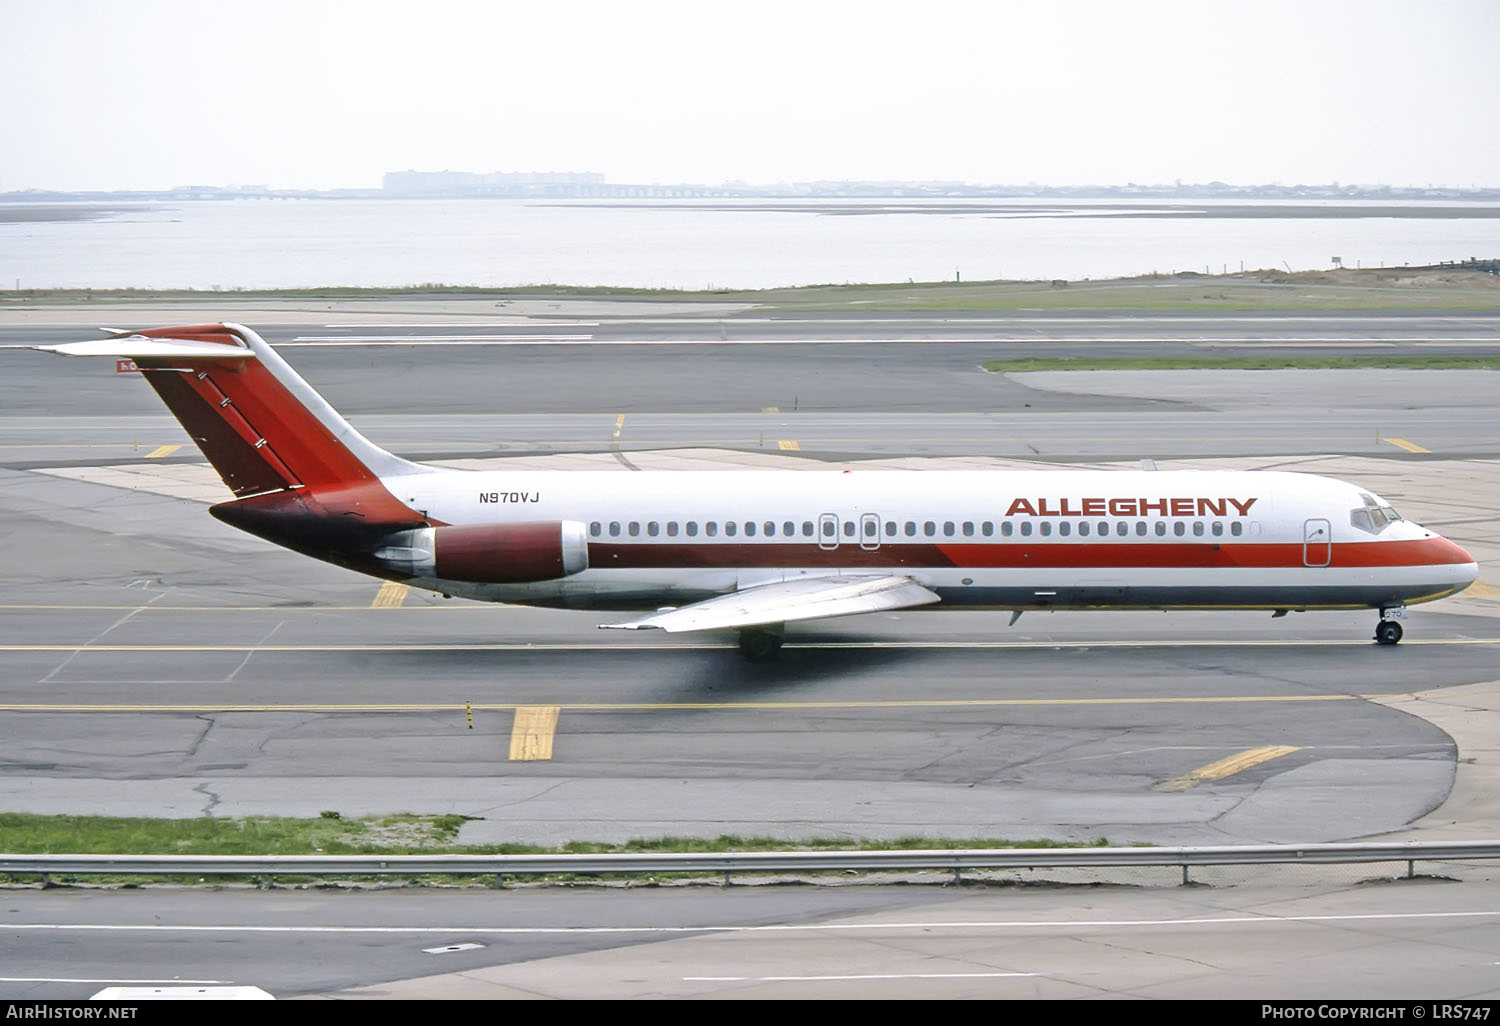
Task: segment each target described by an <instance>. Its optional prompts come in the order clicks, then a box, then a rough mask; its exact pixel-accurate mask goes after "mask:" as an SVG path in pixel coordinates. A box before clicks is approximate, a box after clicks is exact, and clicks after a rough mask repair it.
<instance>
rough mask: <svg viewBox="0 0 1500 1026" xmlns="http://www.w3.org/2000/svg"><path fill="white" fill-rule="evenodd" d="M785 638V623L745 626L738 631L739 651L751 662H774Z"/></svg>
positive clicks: (779, 653)
mask: <svg viewBox="0 0 1500 1026" xmlns="http://www.w3.org/2000/svg"><path fill="white" fill-rule="evenodd" d="M785 640H786V624H784V623H778V624H768V625H766V626H763V627H746V628H745V629H744V630H742V631H740V652H741V653H742V654H743V655H744V657H745V658H746V659H748V660H750V661H751V662H752V663H770V662H775V661H776V657H777V656H779V655H781V643H782V642H783V641H785Z"/></svg>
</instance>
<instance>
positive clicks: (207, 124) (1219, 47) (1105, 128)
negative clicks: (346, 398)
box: [0, 0, 1500, 192]
mask: <svg viewBox="0 0 1500 1026" xmlns="http://www.w3.org/2000/svg"><path fill="white" fill-rule="evenodd" d="M1496 54H1500V0H1411V2H1408V0H1358V2H1346V0H1296V2H1285V0H1236V2H1234V3H1220V2H1216V0H1191V2H1178V0H1160V2H1152V0H1133V2H1132V0H1115V2H1099V0H1070V2H1068V3H1057V4H1050V3H1039V2H1035V0H1032V2H1026V3H1012V2H1008V0H991V2H968V0H954V2H942V0H932V2H929V3H915V2H912V0H906V2H901V3H890V2H885V0H860V2H848V3H846V2H819V0H800V2H795V3H793V2H784V0H757V2H754V3H733V4H730V3H722V2H721V3H714V2H711V0H709V2H704V0H698V2H688V3H678V2H656V0H638V2H625V0H616V2H612V3H597V2H594V0H571V2H566V3H524V4H523V3H507V2H503V0H491V2H468V0H406V2H387V0H359V2H351V3H336V2H327V0H292V2H282V0H253V2H242V0H214V2H211V3H205V2H203V0H185V2H178V0H130V2H128V3H122V2H120V0H108V2H100V0H39V2H33V0H0V192H5V191H11V190H19V189H63V190H91V189H161V188H170V187H172V186H175V185H186V184H194V185H218V186H229V185H269V186H273V187H282V188H308V189H316V188H338V187H376V186H379V184H380V181H381V176H382V174H383V173H384V172H386V171H398V170H408V169H414V170H423V171H440V170H456V171H478V172H490V171H593V172H599V173H602V174H604V175H605V176H606V178H607V179H608V180H609V181H611V182H692V183H701V184H718V183H721V182H726V181H735V180H739V181H745V182H749V183H754V184H772V183H780V182H805V181H818V180H842V179H849V180H940V181H959V182H968V183H975V184H1026V183H1039V184H1049V185H1089V184H1102V185H1111V184H1124V183H1126V182H1136V183H1140V184H1170V183H1171V182H1174V181H1182V182H1185V183H1200V182H1210V181H1223V182H1229V183H1231V184H1237V185H1253V184H1267V183H1280V184H1283V185H1292V184H1323V183H1328V182H1334V181H1337V182H1340V183H1344V184H1367V185H1368V184H1389V185H1417V186H1425V185H1441V186H1459V187H1470V186H1487V187H1494V186H1500V114H1497V113H1496V110H1495V103H1496V99H1497V97H1500V59H1497V58H1496Z"/></svg>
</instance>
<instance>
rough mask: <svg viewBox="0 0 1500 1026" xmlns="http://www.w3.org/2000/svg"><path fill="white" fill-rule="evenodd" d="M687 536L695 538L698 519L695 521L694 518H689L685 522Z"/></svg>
mask: <svg viewBox="0 0 1500 1026" xmlns="http://www.w3.org/2000/svg"><path fill="white" fill-rule="evenodd" d="M687 536H688V537H689V538H696V537H698V521H696V520H689V521H688V522H687Z"/></svg>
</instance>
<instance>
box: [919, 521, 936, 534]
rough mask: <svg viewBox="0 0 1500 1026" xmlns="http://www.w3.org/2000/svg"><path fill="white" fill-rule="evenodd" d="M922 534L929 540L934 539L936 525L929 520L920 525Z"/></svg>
mask: <svg viewBox="0 0 1500 1026" xmlns="http://www.w3.org/2000/svg"><path fill="white" fill-rule="evenodd" d="M922 533H923V534H925V535H926V536H927V537H929V538H934V537H936V536H937V524H936V523H935V522H934V521H931V520H929V521H927V522H926V523H925V524H923V525H922Z"/></svg>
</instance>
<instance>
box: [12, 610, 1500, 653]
mask: <svg viewBox="0 0 1500 1026" xmlns="http://www.w3.org/2000/svg"><path fill="white" fill-rule="evenodd" d="M355 608H364V607H355ZM1401 644H1402V647H1413V648H1420V647H1426V646H1429V645H1436V646H1471V645H1481V646H1482V645H1500V638H1414V639H1410V640H1407V641H1403V642H1402V643H1401ZM735 647H737V646H736V644H735V643H734V642H729V641H716V642H702V641H698V642H692V641H681V642H626V643H621V642H614V643H608V642H606V643H602V644H601V643H598V642H587V643H584V642H579V641H568V642H528V641H487V642H477V641H476V642H452V643H437V644H421V643H410V644H406V643H402V642H387V643H369V644H365V643H349V644H322V645H262V644H255V643H253V642H252V643H248V644H243V645H147V644H138V645H127V644H114V643H111V644H96V643H94V642H89V641H83V642H76V643H73V644H0V653H4V652H100V653H104V652H108V653H152V652H264V653H268V654H274V653H278V652H578V653H583V652H710V651H721V650H728V649H733V648H735ZM1374 647H1375V644H1374V642H1372V641H1370V640H1368V639H1363V640H1360V639H1354V638H1340V639H1336V640H1335V639H1329V638H1297V639H1288V638H1280V639H1274V640H1271V639H1262V640H1257V641H1250V640H1246V641H1226V640H1203V641H1151V640H1149V639H1141V640H1136V641H1121V640H1113V641H1091V640H1083V639H1078V640H1071V641H1064V640H1060V639H1059V640H1053V641H794V642H788V643H787V645H786V649H787V650H788V651H795V650H798V649H824V650H848V649H912V650H918V649H923V650H951V651H959V650H965V649H986V650H999V649H1034V650H1048V651H1062V650H1065V649H1066V650H1075V649H1077V650H1086V649H1095V648H1098V649H1110V648H1374Z"/></svg>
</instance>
